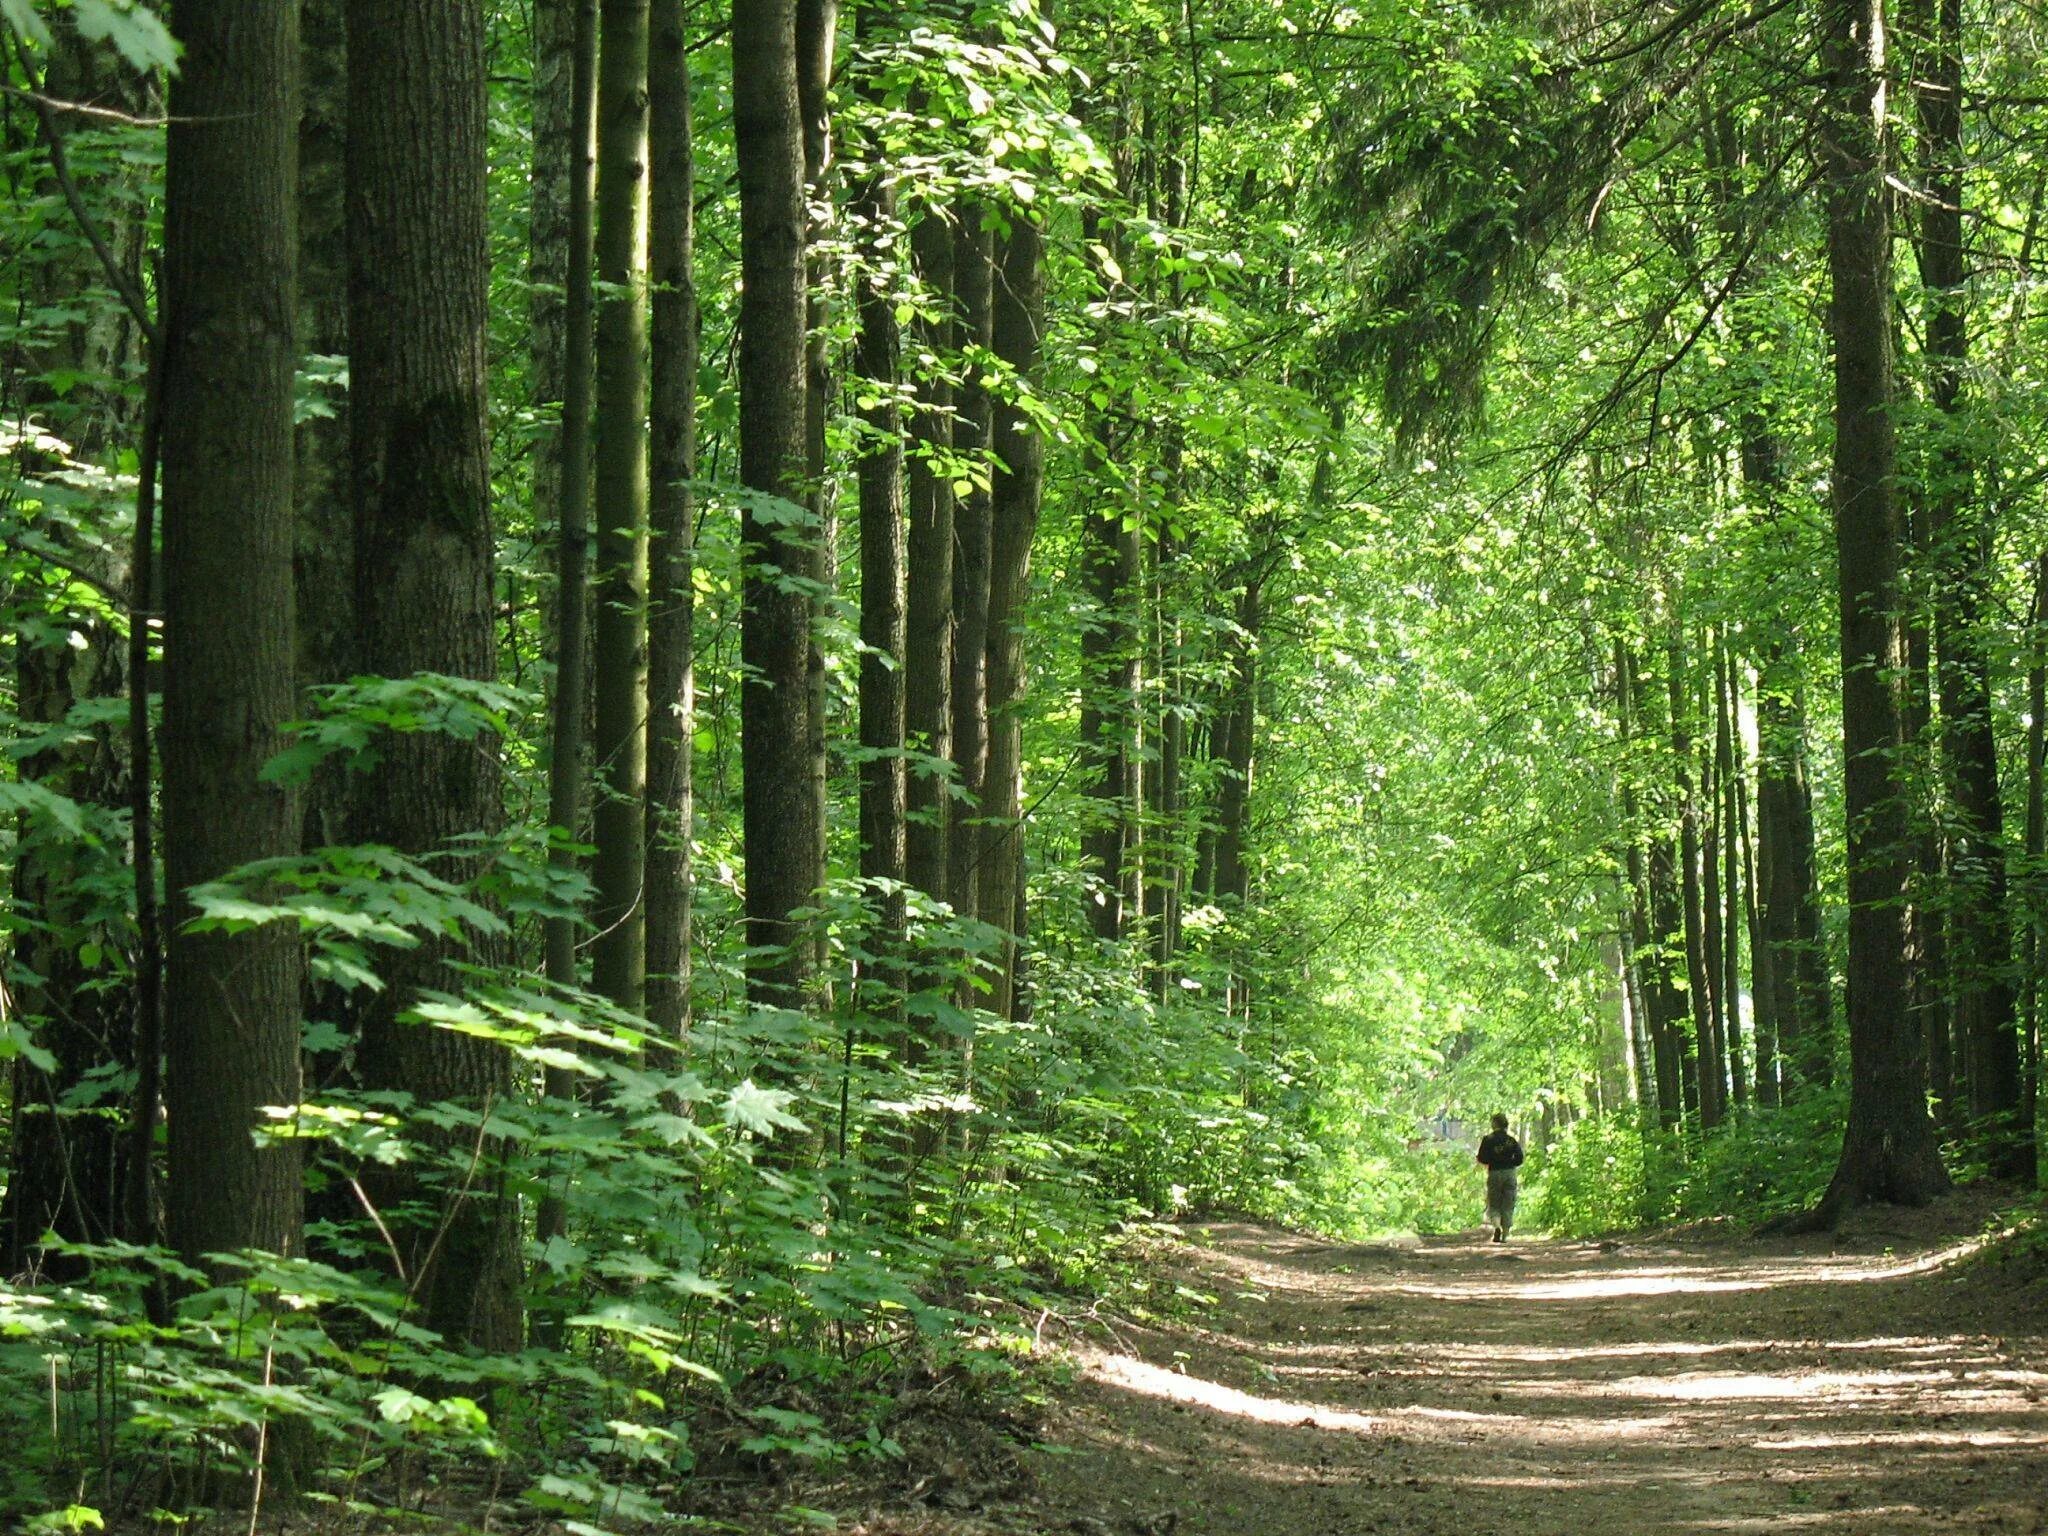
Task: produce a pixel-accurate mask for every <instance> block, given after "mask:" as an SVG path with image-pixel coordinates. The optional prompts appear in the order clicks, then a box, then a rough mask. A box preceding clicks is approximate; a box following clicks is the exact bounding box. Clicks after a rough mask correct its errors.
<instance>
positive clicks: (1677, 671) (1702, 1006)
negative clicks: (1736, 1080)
mask: <svg viewBox="0 0 2048 1536" xmlns="http://www.w3.org/2000/svg"><path fill="white" fill-rule="evenodd" d="M1681 634H1682V631H1674V634H1673V638H1672V640H1671V644H1670V649H1669V660H1668V666H1669V676H1668V677H1667V678H1666V687H1667V689H1668V691H1669V693H1670V695H1671V760H1672V763H1673V765H1674V771H1675V773H1676V776H1677V782H1678V859H1679V866H1678V887H1679V892H1680V896H1681V900H1682V903H1683V906H1682V911H1683V918H1684V923H1685V975H1686V1002H1687V1005H1688V1008H1689V1009H1690V1012H1691V1015H1692V1041H1693V1048H1694V1052H1695V1054H1696V1058H1697V1061H1698V1072H1699V1079H1698V1080H1699V1089H1698V1092H1699V1100H1698V1103H1699V1112H1700V1124H1701V1125H1702V1126H1703V1127H1707V1128H1711V1127H1713V1126H1716V1125H1719V1124H1720V1123H1721V1107H1722V1106H1721V1093H1722V1089H1721V1081H1722V1079H1721V1061H1720V1054H1719V1051H1718V1049H1717V1042H1716V1040H1715V1038H1714V985H1715V982H1716V980H1717V978H1716V977H1715V976H1714V973H1713V967H1712V965H1711V964H1710V957H1709V955H1708V953H1707V939H1706V902H1705V896H1704V893H1703V892H1702V890H1701V860H1702V849H1701V847H1700V805H1699V796H1698V794H1697V793H1695V791H1694V789H1693V741H1692V694H1693V690H1692V688H1691V686H1690V685H1689V683H1688V681H1687V670H1688V669H1687V666H1686V656H1685V653H1684V649H1683V641H1682V639H1681V638H1680V635H1681Z"/></svg>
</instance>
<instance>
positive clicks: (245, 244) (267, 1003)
mask: <svg viewBox="0 0 2048 1536" xmlns="http://www.w3.org/2000/svg"><path fill="white" fill-rule="evenodd" d="M178 33H179V41H180V42H181V43H182V44H183V45H184V50H185V51H184V57H183V59H182V61H181V65H180V68H179V72H178V74H177V75H176V76H175V77H173V79H172V82H171V88H170V101H169V109H170V118H171V122H170V129H169V144H168V149H167V161H166V170H165V185H164V294H165V300H166V303H165V309H164V319H163V327H162V329H163V346H164V356H163V363H162V367H163V401H164V411H165V416H164V427H163V513H164V516H163V521H164V628H165V653H164V654H165V666H164V735H163V776H164V790H163V804H164V878H165V882H166V884H167V885H168V887H169V891H170V912H169V914H168V916H169V924H168V928H167V931H168V933H169V935H170V949H169V970H168V977H167V981H168V989H169V1009H168V1013H167V1016H166V1021H165V1024H166V1027H165V1048H166V1056H167V1059H168V1074H167V1076H166V1079H165V1095H164V1097H165V1102H166V1104H167V1105H168V1108H169V1112H170V1180H169V1186H168V1217H169V1235H170V1240H171V1242H172V1244H173V1245H174V1246H175V1247H176V1248H177V1249H178V1251H179V1252H180V1253H181V1254H183V1255H184V1256H185V1258H186V1259H187V1260H188V1261H197V1260H198V1259H199V1258H200V1256H201V1255H203V1254H207V1253H219V1252H227V1251H232V1250H234V1249H238V1248H262V1249H267V1250H271V1251H275V1252H290V1251H294V1250H296V1249H297V1248H298V1246H299V1231H300V1216H299V1213H300V1186H299V1154H298V1151H297V1149H296V1147H295V1146H294V1145H292V1144H291V1143H281V1144H279V1143H272V1144H268V1145H260V1144H258V1143H257V1142H256V1141H255V1140H254V1137H253V1132H254V1131H255V1129H256V1127H257V1126H258V1125H259V1124H260V1123H261V1122H262V1119H263V1110H264V1108H265V1107H266V1106H269V1105H292V1104H296V1103H298V1101H299V980H300V959H299V938H298V935H297V934H296V933H295V932H293V931H292V928H291V926H290V925H289V924H286V923H271V924H267V925H265V926H263V927H260V928H256V929H252V930H249V931H246V932H242V933H234V934H223V933H211V934H198V933H193V932H192V931H191V930H190V928H189V927H188V926H187V924H188V923H189V921H190V919H191V918H192V917H193V916H194V915H195V914H194V911H193V908H192V905H191V903H190V902H189V900H188V899H187V898H186V895H185V893H186V892H187V891H189V890H190V889H191V888H192V887H193V886H195V885H199V884H202V883H203V882H206V881H209V880H216V879H218V878H220V877H221V876H222V875H224V874H226V873H227V872H228V871H229V870H231V869H234V868H236V867H237V866H239V865H241V864H244V863H247V862H249V861H250V860H253V859H266V858H276V857H279V856H281V855H285V854H290V853H293V852H295V851H296V850H297V848H298V845H299V822H298V807H297V805H296V804H295V803H294V802H295V797H294V796H293V794H292V793H291V792H290V791H289V790H287V789H286V788H285V787H284V786H282V785H280V784H276V783H266V782H264V781H263V779H262V778H261V773H262V769H263V765H264V764H265V763H266V762H268V761H269V760H270V758H271V757H272V756H273V755H274V754H275V753H276V752H277V751H278V749H279V748H280V747H281V746H283V744H284V738H283V731H282V727H283V726H284V724H285V722H286V721H288V720H291V719H293V718H295V717H296V715H297V712H298V705H297V698H296V692H295V689H294V681H295V679H294V675H293V674H294V649H295V643H294V623H293V608H294V602H293V594H292V531H293V505H292V397H293V370H294V365H295V364H296V362H297V349H296V347H295V345H294V337H293V319H294V314H293V312H294V306H295V303H296V294H295V281H294V280H295V273H296V266H297V251H296V249H295V245H294V239H293V235H294V230H293V222H294V221H293V217H292V201H293V198H294V197H295V196H296V193H297V167H296V159H297V156H296V152H295V148H296V146H295V135H296V131H297V128H298V121H297V108H298V102H297V95H298V93H297V89H296V81H297V79H298V70H299V49H298V12H297V8H296V7H294V6H275V5H268V4H263V3H260V0H247V3H243V4H239V5H233V4H219V5H212V6H201V7H197V8H187V10H186V11H184V12H183V13H181V15H180V18H179V27H178ZM228 614H232V615H234V622H233V623H226V622H223V616H224V615H228Z"/></svg>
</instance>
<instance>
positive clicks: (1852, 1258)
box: [805, 1187, 2048, 1536]
mask: <svg viewBox="0 0 2048 1536" xmlns="http://www.w3.org/2000/svg"><path fill="white" fill-rule="evenodd" d="M2013 1198H2014V1195H2013V1192H2012V1191H2010V1190H2005V1191H1998V1190H1996V1189H1995V1188H1994V1189H1985V1188H1981V1187H1980V1188H1973V1189H1968V1190H1964V1191H1961V1192H1959V1193H1958V1194H1956V1195H1954V1196H1952V1197H1950V1198H1949V1199H1947V1200H1945V1201H1943V1202H1941V1203H1940V1204H1938V1205H1937V1206H1935V1207H1932V1208H1930V1209H1928V1210H1926V1211H1911V1212H1908V1211H1895V1210H1874V1211H1870V1212H1867V1213H1862V1214H1860V1215H1858V1216H1856V1217H1854V1218H1853V1219H1852V1221H1851V1224H1850V1225H1849V1226H1848V1227H1847V1228H1846V1229H1845V1230H1844V1231H1842V1232H1840V1233H1837V1234H1834V1235H1832V1236H1828V1235H1822V1236H1818V1237H1806V1238H1778V1239H1758V1238H1755V1237H1752V1236H1748V1235H1746V1234H1743V1233H1739V1232H1737V1231H1736V1230H1735V1229H1733V1228H1732V1227H1729V1226H1726V1225H1713V1226H1708V1227H1702V1228H1694V1229H1690V1230H1686V1231H1680V1232H1671V1233H1662V1234H1657V1235H1650V1236H1643V1237H1640V1238H1629V1239H1623V1240H1619V1241H1607V1242H1598V1243H1588V1242H1561V1241H1551V1240H1528V1241H1524V1240H1522V1239H1519V1238H1518V1239H1515V1240H1514V1241H1511V1242H1510V1243H1508V1244H1506V1245H1495V1244H1492V1243H1489V1242H1485V1241H1483V1240H1481V1239H1480V1237H1479V1235H1478V1234H1476V1233H1473V1234H1468V1235H1465V1236H1459V1237H1435V1238H1428V1239H1424V1240H1421V1241H1413V1240H1410V1241H1405V1242H1390V1243H1366V1244H1359V1245H1338V1244H1331V1243H1327V1242H1319V1241H1316V1240H1313V1239H1311V1238H1307V1237H1302V1236H1299V1235H1296V1234H1292V1233H1287V1232H1282V1231H1277V1230H1273V1229H1271V1228H1265V1227H1259V1226H1253V1225H1248V1224H1236V1223H1223V1224H1213V1225H1206V1226H1200V1227H1194V1228H1190V1229H1189V1231H1188V1233H1187V1237H1186V1241H1185V1242H1183V1243H1178V1244H1173V1245H1170V1246H1166V1247H1163V1248H1162V1249H1160V1250H1159V1251H1157V1252H1155V1253H1154V1254H1152V1255H1151V1257H1150V1259H1149V1262H1150V1263H1152V1264H1153V1265H1155V1266H1158V1267H1159V1268H1160V1269H1161V1270H1162V1271H1163V1272H1164V1273H1166V1274H1168V1275H1169V1276H1170V1277H1171V1278H1172V1279H1174V1280H1176V1281H1177V1282H1178V1283H1179V1284H1181V1285H1183V1286H1185V1287H1187V1288H1188V1289H1189V1290H1193V1291H1198V1292H1201V1293H1203V1294H1205V1295H1207V1296H1212V1297H1214V1298H1215V1300H1214V1304H1213V1305H1204V1306H1197V1307H1195V1308H1193V1309H1191V1313H1192V1315H1190V1316H1188V1317H1187V1318H1185V1319H1183V1320H1180V1321H1176V1322H1173V1323H1169V1324H1165V1325H1154V1326H1138V1325H1136V1324H1131V1323H1125V1322H1119V1321H1117V1320H1116V1319H1114V1318H1104V1319H1103V1320H1102V1323H1101V1326H1100V1327H1099V1328H1096V1327H1091V1328H1090V1329H1088V1330H1086V1331H1085V1332H1084V1333H1081V1334H1078V1335H1075V1336H1070V1337H1068V1338H1067V1339H1065V1340H1064V1341H1063V1344H1062V1347H1063V1348H1064V1349H1065V1350H1066V1351H1067V1354H1068V1356H1069V1358H1070V1360H1071V1362H1072V1374H1071V1376H1070V1378H1069V1379H1068V1381H1067V1384H1066V1385H1065V1386H1064V1387H1063V1388H1061V1389H1060V1390H1059V1391H1058V1392H1057V1393H1056V1394H1055V1397H1054V1400H1053V1401H1052V1403H1051V1404H1050V1406H1049V1407H1048V1409H1047V1410H1046V1412H1045V1417H1044V1421H1043V1422H1042V1423H1040V1424H1038V1425H1037V1426H1035V1433H1034V1434H1033V1435H1032V1436H1030V1438H1031V1439H1034V1440H1035V1441H1036V1442H1037V1448H1035V1449H1031V1450H1021V1449H1020V1450H1018V1451H1016V1452H1014V1453H1013V1454H1012V1455H1011V1457H1010V1458H1009V1459H1008V1460H1007V1462H1006V1461H1005V1460H1004V1458H1002V1457H1000V1456H994V1455H991V1454H989V1452H990V1449H991V1441H992V1437H990V1436H988V1435H986V1434H977V1433H975V1431H974V1430H973V1428H972V1427H971V1426H969V1425H966V1424H964V1423H961V1422H960V1421H959V1420H957V1419H956V1420H955V1421H954V1423H953V1424H952V1426H950V1430H942V1435H943V1434H944V1433H951V1434H952V1435H953V1439H952V1441H951V1443H952V1444H953V1445H954V1446H955V1447H956V1448H957V1449H956V1453H955V1456H954V1459H953V1460H951V1461H945V1460H944V1459H943V1458H942V1459H941V1460H939V1461H938V1462H937V1463H936V1469H934V1467H933V1466H927V1467H925V1468H924V1469H923V1471H922V1472H919V1469H918V1465H917V1464H918V1463H919V1462H922V1461H927V1460H929V1459H930V1458H929V1457H928V1456H924V1455H920V1454H918V1448H915V1447H914V1448H913V1453H912V1458H911V1461H912V1464H911V1466H910V1467H908V1468H906V1469H905V1470H906V1472H907V1473H910V1474H915V1476H914V1478H913V1479H912V1481H910V1482H909V1483H908V1484H907V1485H904V1486H900V1487H899V1488H897V1489H895V1490H893V1492H890V1493H884V1492H883V1490H880V1489H870V1490H865V1494H866V1496H867V1498H868V1499H871V1500H872V1502H867V1503H866V1508H867V1509H868V1510H869V1511H870V1512H869V1513H865V1514H859V1513H853V1512H850V1511H849V1502H850V1501H852V1500H859V1499H862V1497H863V1491H862V1490H857V1489H856V1488H854V1487H850V1486H843V1485H842V1486H841V1487H840V1488H839V1489H836V1490H832V1489H815V1490H812V1491H811V1496H810V1497H807V1498H806V1499H805V1502H806V1503H809V1504H813V1505H822V1506H823V1507H825V1508H828V1509H830V1508H836V1509H838V1510H840V1511H842V1513H841V1515H840V1521H841V1523H840V1526H839V1529H840V1530H841V1531H843V1532H847V1531H850V1532H856V1533H860V1536H992V1533H1022V1532H1047V1533H1051V1532H1076V1533H1081V1536H1240V1533H1241V1536H1368V1533H1380V1532H1385V1533H1399V1536H1439V1533H1441V1536H1452V1533H1456V1536H1510V1533H1513V1536H1609V1533H1613V1536H1621V1533H1630V1536H1634V1533H1639V1532H1660V1531H1688V1532H1744V1531H1772V1532H1778V1531H1791V1532H1804V1531H1813V1532H1822V1533H1828V1536H1893V1533H1916V1532H1965V1531H1968V1532H1979V1531H1982V1532H1993V1531H1996V1532H2022V1533H2024V1532H2048V1278H2044V1277H2043V1274H2042V1269H2041V1266H2040V1264H2039V1262H2038V1258H2037V1259H2035V1260H2034V1261H2031V1262H2027V1263H1999V1262H1992V1261H1990V1260H1989V1259H1988V1256H1987V1255H1985V1254H1983V1253H1980V1252H1979V1250H1980V1249H1982V1248H1984V1247H1985V1245H1986V1243H1987V1241H1988V1240H1987V1238H1986V1236H1985V1232H1986V1227H1987V1223H1988V1222H1990V1221H1991V1218H1992V1217H1993V1214H1994V1212H1995V1211H1996V1210H1997V1209H1998V1206H1999V1203H2000V1201H2001V1199H2003V1200H2004V1201H2005V1202H2007V1203H2009V1202H2010V1201H2011V1200H2012V1199H2013ZM946 1443H948V1442H947V1441H945V1440H944V1439H943V1438H941V1439H940V1440H939V1441H938V1442H937V1444H938V1445H940V1446H943V1445H945V1444H946ZM977 1447H978V1448H979V1449H978V1450H977ZM1048 1447H1050V1448H1051V1449H1048ZM835 1493H836V1494H837V1495H839V1497H837V1498H835V1497H834V1494H835ZM853 1507H854V1508H855V1509H858V1508H859V1507H860V1505H859V1504H854V1506H853Z"/></svg>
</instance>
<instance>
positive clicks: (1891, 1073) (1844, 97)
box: [1816, 0, 1948, 1220]
mask: <svg viewBox="0 0 2048 1536" xmlns="http://www.w3.org/2000/svg"><path fill="white" fill-rule="evenodd" d="M1821 18H1822V25H1821V38H1822V54H1823V62H1824V64H1825V66H1826V69H1827V72H1828V77H1829V79H1828V86H1827V101H1826V105H1825V108H1824V116H1823V121H1822V135H1821V154H1822V157H1823V172H1824V176H1825V181H1826V187H1827V212H1828V218H1827V228H1828V241H1827V245H1828V275H1829V277H1830V279H1831V283H1832V293H1831V296H1830V299H1829V305H1828V311H1829V328H1830V331H1831V333H1832V337H1833V342H1834V354H1835V356H1834V363H1835V448H1834V468H1833V500H1834V513H1835V550H1836V561H1837V567H1838V578H1839V588H1840V595H1841V616H1842V631H1841V633H1842V738H1843V741H1842V746H1843V754H1844V757H1845V759H1846V766H1845V770H1844V794H1843V799H1844V802H1845V810H1846V814H1847V837H1848V844H1847V846H1848V867H1849V960H1848V1014H1849V1068H1850V1084H1849V1123H1848V1126H1847V1128H1846V1131H1845V1133H1844V1135H1843V1141H1842V1155H1841V1161H1840V1164H1839V1165H1838V1166H1837V1168H1836V1170H1835V1176H1834V1179H1833V1181H1832V1183H1831V1184H1830V1185H1829V1187H1828V1192H1827V1194H1826V1196H1825V1197H1824V1198H1823V1200H1822V1203H1821V1207H1820V1209H1819V1211H1818V1212H1817V1213H1816V1214H1817V1218H1818V1219H1822V1220H1826V1219H1831V1218H1833V1217H1834V1216H1836V1215H1837V1214H1839V1212H1840V1211H1841V1210H1842V1209H1843V1208H1845V1207H1846V1206H1848V1205H1852V1204H1856V1203H1858V1202H1861V1201H1865V1200H1883V1201H1891V1202H1896V1203H1900V1204H1918V1203H1921V1202H1924V1201H1926V1200H1927V1199H1929V1198H1930V1197H1932V1196H1934V1195H1936V1194H1939V1193H1940V1192H1941V1191H1942V1190H1944V1189H1946V1188H1947V1187H1948V1174H1947V1172H1946V1170H1944V1169H1943V1167H1942V1164H1941V1154H1940V1151H1939V1149H1938V1148H1937V1146H1936V1144H1935V1138H1934V1126H1933V1123H1932V1122H1931V1121H1930V1120H1929V1119H1928V1117H1927V1106H1926V1101H1925V1098H1924V1087H1923V1084H1924V1081H1925V1077H1924V1063H1923V1062H1922V1060H1921V1049H1920V1041H1919V1039H1918V1038H1917V1036H1916V1035H1915V1033H1914V1030H1913V1027H1912V1025H1913V1021H1912V1018H1911V1015H1910V1013H1909V1012H1908V1010H1907V1001H1908V997H1907V991H1908V977H1907V970H1906V964H1907V933H1906V886H1907V875H1908V865H1907V860H1908V852H1907V850H1908V847H1909V842H1908V827H1907V818H1906V805H1905V799H1904V796H1903V794H1902V793H1901V786H1900V785H1899V783H1898V782H1897V768H1896V765H1897V760H1898V755H1899V753H1900V751H1901V749H1902V748H1903V747H1904V745H1905V743H1904V739H1903V735H1902V732H1901V729H1900V715H1899V699H1898V693H1897V685H1896V683H1895V682H1894V681H1893V680H1894V679H1895V678H1896V677H1897V676H1898V675H1899V670H1900V668H1901V666H1902V665H1903V663H1904V660H1905V657H1904V655H1903V651H1902V645H1901V635H1900V628H1899V558H1900V547H1901V544H1902V531H1903V530H1902V528H1901V520H1900V515H1899V504H1898V496H1897V486H1896V480H1897V445H1896V441H1895V438H1894V429H1893V421H1892V355H1891V323H1890V305H1891V293H1892V286H1891V227H1890V226H1891V220H1890V211H1889V205H1888V197H1889V194H1888V192H1887V191H1886V186H1885V167H1884V148H1883V135H1882V131H1881V130H1882V125H1881V122H1880V118H1881V116H1882V105H1881V104H1882V100H1883V96H1882V91H1883V81H1884V78H1885V59H1884V7H1883V0H1826V3H1825V4H1824V5H1823V6H1822V9H1821Z"/></svg>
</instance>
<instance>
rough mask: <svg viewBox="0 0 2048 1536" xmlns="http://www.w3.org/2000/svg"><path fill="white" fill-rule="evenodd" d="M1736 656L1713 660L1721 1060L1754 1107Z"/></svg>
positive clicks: (1738, 1096) (1743, 1100)
mask: <svg viewBox="0 0 2048 1536" xmlns="http://www.w3.org/2000/svg"><path fill="white" fill-rule="evenodd" d="M1737 698H1738V695H1737V693H1736V689H1735V656H1734V653H1733V652H1731V651H1730V650H1729V649H1728V643H1727V639H1726V637H1725V636H1723V637H1722V639H1721V640H1720V642H1719V643H1718V645H1717V647H1716V649H1715V655H1714V779H1715V782H1716V783H1717V784H1718V785H1719V786H1720V791H1721V892H1722V895H1723V897H1724V899H1725V905H1724V907H1723V909H1722V919H1721V944H1722V950H1721V989H1720V993H1719V996H1720V998H1721V1019H1722V1037H1721V1038H1722V1059H1723V1060H1724V1061H1726V1062H1727V1064H1728V1081H1729V1083H1730V1085H1731V1086H1732V1088H1733V1091H1734V1094H1735V1102H1736V1103H1737V1104H1739V1105H1746V1104H1748V1103H1749V1074H1748V1073H1747V1072H1745V1071H1744V1070H1743V1054H1742V934H1743V931H1744V929H1745V928H1746V926H1747V925H1746V924H1745V922H1744V921H1743V914H1744V911H1745V907H1744V903H1743V891H1744V889H1745V887H1744V886H1743V884H1742V878H1741V877H1742V849H1743V847H1744V838H1745V835H1746V834H1745V832H1744V829H1743V825H1742V807H1741V794H1740V791H1741V787H1742V762H1741V756H1740V747H1739V743H1738V741H1737V738H1738V737H1739V736H1740V734H1741V732H1740V731H1739V730H1738V728H1737V721H1736V718H1735V714H1736V700H1737Z"/></svg>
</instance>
